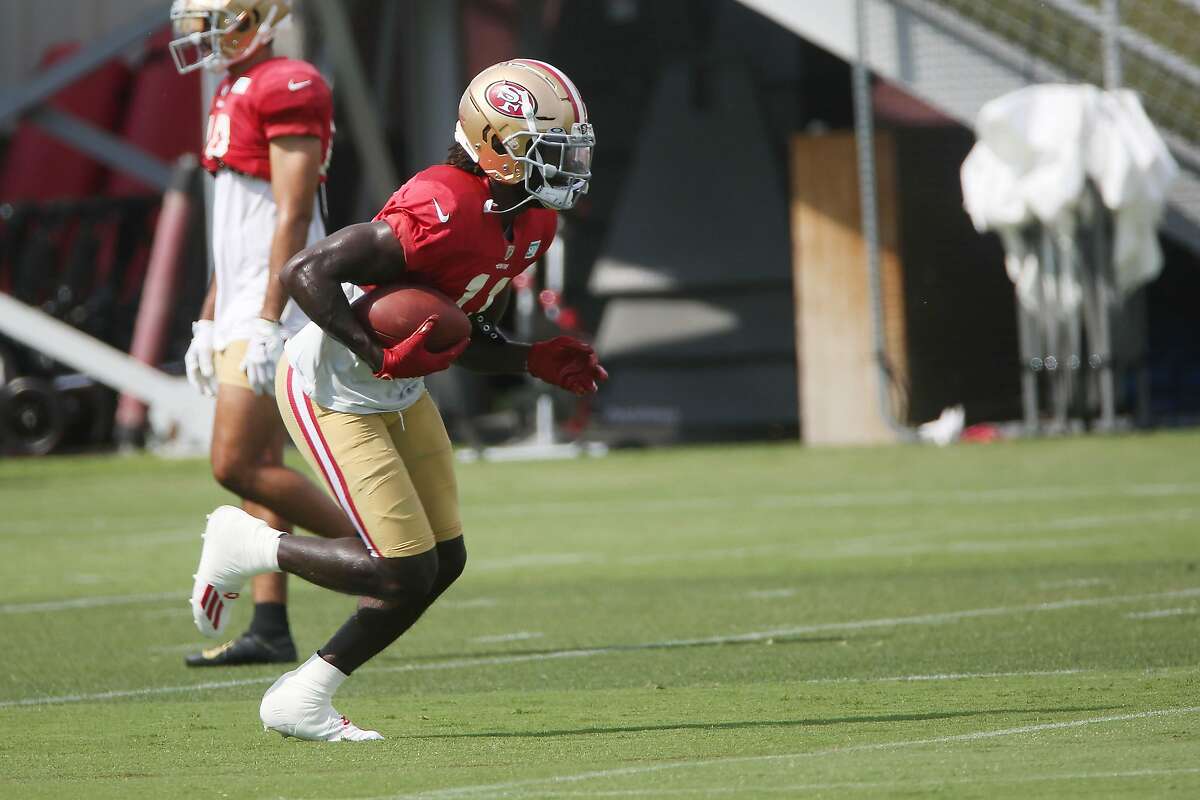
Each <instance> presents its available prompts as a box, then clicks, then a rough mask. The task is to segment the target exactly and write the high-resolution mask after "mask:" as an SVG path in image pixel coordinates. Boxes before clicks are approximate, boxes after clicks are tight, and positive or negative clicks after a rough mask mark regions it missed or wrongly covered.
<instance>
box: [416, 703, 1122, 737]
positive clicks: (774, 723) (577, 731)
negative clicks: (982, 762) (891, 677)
mask: <svg viewBox="0 0 1200 800" xmlns="http://www.w3.org/2000/svg"><path fill="white" fill-rule="evenodd" d="M1118 708H1121V706H1070V707H1064V708H984V709H980V710H978V711H930V712H927V713H924V714H871V715H862V716H853V717H814V718H810V719H771V720H761V719H755V720H741V721H738V722H677V723H671V724H666V725H621V726H614V727H595V728H564V729H561V730H548V731H477V732H473V733H437V734H429V735H424V736H406V737H404V738H407V739H517V738H521V739H524V738H528V739H548V738H554V737H557V736H591V735H595V734H610V733H651V732H656V731H689V730H698V731H731V730H742V729H746V728H820V727H825V726H827V725H853V724H855V723H862V722H927V721H929V720H937V719H958V718H962V717H985V716H990V715H993V714H1074V713H1078V712H1086V711H1113V710H1115V709H1118Z"/></svg>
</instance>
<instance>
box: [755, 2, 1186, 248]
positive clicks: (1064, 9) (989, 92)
mask: <svg viewBox="0 0 1200 800" xmlns="http://www.w3.org/2000/svg"><path fill="white" fill-rule="evenodd" d="M739 1H740V2H741V3H743V4H744V5H746V6H749V7H751V8H754V9H755V10H757V11H759V12H761V13H763V14H765V15H767V16H768V17H770V18H772V19H774V20H775V21H776V22H778V23H780V24H781V25H784V26H785V27H787V28H789V29H790V30H792V31H794V32H795V33H797V34H798V35H800V36H802V37H804V38H806V39H809V40H810V41H812V42H813V43H815V44H817V45H819V46H821V47H823V48H825V49H827V50H829V51H831V52H833V53H835V54H836V55H838V56H840V57H842V58H845V59H847V60H853V59H855V58H856V57H858V48H857V46H856V40H855V25H856V23H857V18H856V14H855V5H856V4H855V3H843V4H838V6H839V8H836V9H835V8H833V7H830V8H827V9H823V11H822V13H821V14H820V15H815V14H812V13H810V12H811V9H810V8H808V4H806V3H795V2H789V1H788V0H739ZM861 6H862V7H863V25H864V29H865V34H866V47H865V52H864V53H863V54H862V56H863V57H864V58H865V60H866V62H867V64H868V66H869V67H870V68H871V70H872V71H873V72H874V73H875V74H877V75H879V76H881V77H883V78H885V79H887V80H889V81H891V82H893V83H896V84H898V85H900V86H902V87H903V88H905V89H906V90H907V91H909V92H910V93H911V94H913V95H914V96H915V97H918V98H920V99H921V100H923V101H925V102H927V103H929V104H930V105H933V106H935V107H937V108H938V109H940V110H941V111H943V112H945V113H946V114H948V115H949V116H951V117H953V118H955V119H957V120H959V121H960V122H961V123H962V124H964V125H966V126H968V127H969V126H971V125H972V124H973V123H974V121H975V117H976V114H977V113H978V111H979V109H980V107H981V106H982V105H983V104H984V103H985V102H987V101H988V100H991V99H993V98H995V97H998V96H1000V95H1002V94H1005V93H1006V92H1010V91H1013V90H1015V89H1019V88H1021V87H1022V86H1027V85H1029V84H1032V83H1051V82H1068V83H1080V82H1082V83H1091V84H1095V85H1097V86H1106V87H1109V88H1116V87H1124V88H1129V89H1133V90H1135V91H1137V92H1138V94H1139V95H1140V97H1141V99H1142V102H1143V104H1144V105H1145V107H1146V111H1147V113H1148V114H1149V116H1150V118H1151V119H1152V120H1153V121H1154V123H1155V124H1156V125H1157V126H1158V128H1159V130H1160V132H1161V133H1162V135H1163V137H1164V139H1165V140H1166V141H1167V143H1168V145H1169V146H1170V148H1171V152H1172V154H1173V155H1174V156H1175V158H1176V160H1177V161H1178V162H1179V165H1180V167H1181V170H1180V178H1179V180H1178V181H1177V182H1176V184H1175V188H1174V193H1173V196H1172V198H1171V207H1170V211H1169V213H1168V216H1167V220H1166V230H1167V232H1168V233H1169V234H1170V235H1172V236H1174V237H1176V238H1178V239H1179V240H1181V241H1182V242H1184V243H1187V244H1188V245H1189V246H1191V247H1192V248H1194V249H1200V34H1198V33H1197V32H1198V31H1200V2H1197V0H1155V1H1154V2H1129V1H1128V0H1126V2H1124V3H1121V2H1118V0H1091V2H1084V0H1003V2H996V1H995V0H864V1H863V2H862V3H861Z"/></svg>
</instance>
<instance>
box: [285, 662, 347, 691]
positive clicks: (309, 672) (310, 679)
mask: <svg viewBox="0 0 1200 800" xmlns="http://www.w3.org/2000/svg"><path fill="white" fill-rule="evenodd" d="M347 677H349V676H348V675H346V673H344V672H342V671H341V670H340V669H338V668H337V667H335V666H334V665H333V664H330V663H329V662H328V661H326V660H325V659H323V658H321V654H320V653H313V654H312V656H311V657H310V658H309V659H308V661H305V662H304V663H303V664H302V665H301V666H300V669H298V670H296V678H297V679H298V680H302V681H304V683H305V684H306V685H308V686H309V687H311V688H312V689H313V690H314V691H315V692H317V693H318V694H319V695H320V696H322V697H325V698H329V699H332V698H333V694H334V692H336V691H337V690H338V687H340V686H341V685H342V684H343V683H345V681H346V678H347Z"/></svg>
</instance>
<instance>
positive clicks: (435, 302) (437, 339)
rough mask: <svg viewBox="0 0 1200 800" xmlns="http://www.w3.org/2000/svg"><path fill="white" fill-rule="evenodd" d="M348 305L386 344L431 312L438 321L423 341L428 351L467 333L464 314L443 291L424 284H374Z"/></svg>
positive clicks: (413, 328) (406, 334) (411, 330)
mask: <svg viewBox="0 0 1200 800" xmlns="http://www.w3.org/2000/svg"><path fill="white" fill-rule="evenodd" d="M351 308H352V309H353V310H354V313H355V314H357V315H358V319H359V321H360V322H362V323H363V325H364V326H366V328H367V329H368V330H370V331H372V332H373V333H374V334H375V336H376V338H377V339H378V340H379V342H380V343H381V344H383V345H384V346H386V347H391V346H392V345H394V344H398V343H399V342H402V341H404V340H405V339H407V338H408V337H409V336H411V335H412V334H413V333H415V332H416V330H417V328H418V327H420V325H421V323H422V322H424V321H425V320H427V319H429V318H430V317H431V316H433V315H434V314H437V315H438V321H437V322H436V323H435V324H434V326H433V330H432V331H431V332H430V334H429V338H428V339H426V340H425V347H426V348H427V349H428V350H429V351H430V352H431V353H440V352H441V351H443V350H448V349H449V348H451V347H453V346H454V345H456V344H458V343H459V342H461V341H462V340H463V339H465V338H467V337H468V336H470V335H471V323H470V321H469V320H468V319H467V315H466V314H464V313H463V312H462V311H461V310H460V309H459V308H458V306H456V305H454V303H452V302H451V301H450V299H449V298H447V297H446V296H445V295H444V294H442V293H441V292H439V291H437V290H436V289H430V288H429V287H427V286H414V285H411V284H392V285H389V286H377V287H375V288H374V289H372V290H371V291H369V292H367V293H366V294H365V295H363V296H362V297H360V298H358V299H357V300H355V301H354V303H353V305H352V306H351Z"/></svg>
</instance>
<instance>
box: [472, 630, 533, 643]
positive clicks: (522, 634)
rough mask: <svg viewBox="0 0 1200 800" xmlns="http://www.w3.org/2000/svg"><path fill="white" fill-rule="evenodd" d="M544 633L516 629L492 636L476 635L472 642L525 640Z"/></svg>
mask: <svg viewBox="0 0 1200 800" xmlns="http://www.w3.org/2000/svg"><path fill="white" fill-rule="evenodd" d="M545 635H546V634H544V633H538V632H537V631H517V632H515V633H497V634H495V635H492V636H476V637H475V638H474V639H472V640H471V641H472V642H478V643H479V644H498V643H500V642H526V641H529V640H530V639H541V638H542V637H543V636H545Z"/></svg>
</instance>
